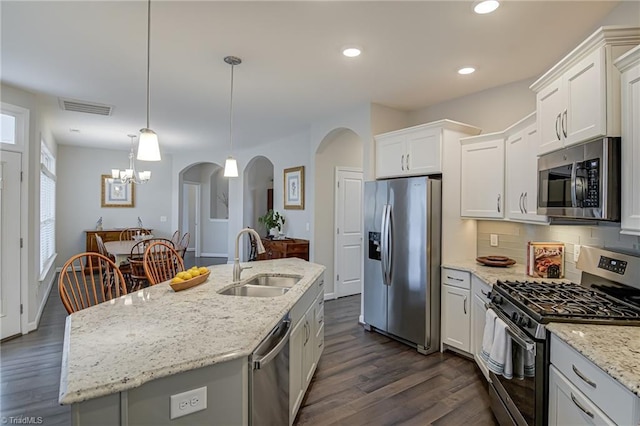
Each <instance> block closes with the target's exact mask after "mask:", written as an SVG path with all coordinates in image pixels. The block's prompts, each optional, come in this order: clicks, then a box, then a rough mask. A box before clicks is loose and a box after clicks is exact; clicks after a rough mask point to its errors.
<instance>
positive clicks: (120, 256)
mask: <svg viewBox="0 0 640 426" xmlns="http://www.w3.org/2000/svg"><path fill="white" fill-rule="evenodd" d="M138 242H139V241H136V240H123V241H107V242H106V243H104V246H105V248H106V249H107V251H108V252H109V253H110V254H112V255H113V256H114V257H115V258H116V265H120V264H121V263H122V262H125V261H126V260H127V258H128V257H129V255H130V254H131V249H132V248H133V246H134V245H136V244H137V243H138Z"/></svg>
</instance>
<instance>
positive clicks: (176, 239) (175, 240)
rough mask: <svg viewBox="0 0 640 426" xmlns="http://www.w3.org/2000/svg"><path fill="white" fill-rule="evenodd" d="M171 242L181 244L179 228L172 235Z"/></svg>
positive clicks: (175, 244) (176, 244)
mask: <svg viewBox="0 0 640 426" xmlns="http://www.w3.org/2000/svg"><path fill="white" fill-rule="evenodd" d="M171 242H172V243H173V245H174V246H176V247H177V246H178V244H180V230H179V229H176V232H174V233H173V235H172V236H171Z"/></svg>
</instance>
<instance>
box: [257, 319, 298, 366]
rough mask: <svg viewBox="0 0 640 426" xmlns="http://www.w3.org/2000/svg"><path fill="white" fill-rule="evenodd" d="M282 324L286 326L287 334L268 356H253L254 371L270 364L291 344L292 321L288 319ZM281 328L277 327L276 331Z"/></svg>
mask: <svg viewBox="0 0 640 426" xmlns="http://www.w3.org/2000/svg"><path fill="white" fill-rule="evenodd" d="M280 324H281V325H284V327H285V328H286V330H287V331H286V333H285V334H284V335H283V336H282V337H281V338H280V341H279V342H278V344H276V345H275V346H274V348H273V349H271V350H270V351H269V353H267V354H266V355H255V354H254V355H253V359H252V361H253V369H254V370H260V369H261V368H262V367H264V366H266V365H267V364H269V363H270V362H271V361H272V360H273V359H274V358H275V357H276V356H277V355H278V354H279V353H280V351H282V349H283V348H284V347H285V345H286V344H287V343H288V342H289V337H290V336H291V320H289V319H286V320H284V321H282V322H281V323H280ZM279 327H280V325H279V326H278V327H276V330H277V328H279Z"/></svg>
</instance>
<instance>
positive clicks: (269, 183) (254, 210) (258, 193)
mask: <svg viewBox="0 0 640 426" xmlns="http://www.w3.org/2000/svg"><path fill="white" fill-rule="evenodd" d="M243 196H244V200H243V201H244V202H243V206H244V209H243V217H242V225H243V226H244V227H246V226H249V227H251V228H254V229H255V230H256V231H258V233H259V234H260V235H266V230H265V229H264V226H263V225H261V224H260V223H259V222H258V218H259V217H260V216H263V215H264V214H265V213H266V212H267V211H268V210H269V209H272V208H273V163H272V162H271V160H269V159H268V158H266V157H263V156H257V157H253V158H252V159H251V160H250V161H249V163H248V164H247V167H246V168H245V169H244V191H243ZM247 241H248V239H247ZM248 252H249V251H248V243H247V247H245V250H244V253H248ZM245 257H246V256H245Z"/></svg>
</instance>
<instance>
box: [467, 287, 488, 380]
mask: <svg viewBox="0 0 640 426" xmlns="http://www.w3.org/2000/svg"><path fill="white" fill-rule="evenodd" d="M489 291H491V286H489V284H487V283H485V282H484V281H482V280H481V279H480V278H478V277H476V276H475V275H473V276H472V277H471V293H472V294H471V353H472V354H473V357H474V358H475V360H476V363H477V364H478V367H480V370H481V371H482V374H484V376H485V377H486V379H487V380H489V369H488V368H487V365H486V364H485V362H484V361H483V360H482V358H480V352H482V337H483V335H484V324H485V319H486V315H487V308H486V307H485V304H486V303H489Z"/></svg>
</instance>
